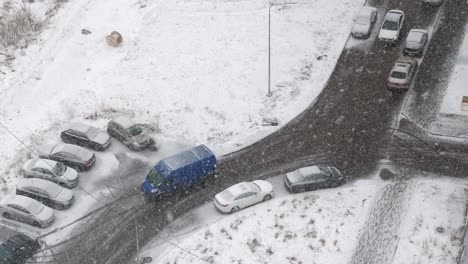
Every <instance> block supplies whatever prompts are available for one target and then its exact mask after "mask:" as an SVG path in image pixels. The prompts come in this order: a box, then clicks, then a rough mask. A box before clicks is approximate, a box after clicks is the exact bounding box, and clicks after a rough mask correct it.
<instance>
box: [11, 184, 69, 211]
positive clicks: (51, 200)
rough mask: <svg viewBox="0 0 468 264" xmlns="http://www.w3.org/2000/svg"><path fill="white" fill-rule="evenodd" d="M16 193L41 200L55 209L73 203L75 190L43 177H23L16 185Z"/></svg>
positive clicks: (66, 206)
mask: <svg viewBox="0 0 468 264" xmlns="http://www.w3.org/2000/svg"><path fill="white" fill-rule="evenodd" d="M16 194H17V195H23V196H27V197H30V198H33V199H34V200H37V201H39V202H41V203H42V204H44V205H47V206H49V207H51V208H54V209H60V210H61V209H66V208H68V207H70V206H71V205H72V204H73V201H74V200H75V196H74V195H73V192H72V191H70V190H68V189H65V188H63V187H60V186H59V185H57V184H55V183H53V182H50V181H46V180H42V179H35V178H31V179H21V180H20V181H19V182H18V184H17V185H16Z"/></svg>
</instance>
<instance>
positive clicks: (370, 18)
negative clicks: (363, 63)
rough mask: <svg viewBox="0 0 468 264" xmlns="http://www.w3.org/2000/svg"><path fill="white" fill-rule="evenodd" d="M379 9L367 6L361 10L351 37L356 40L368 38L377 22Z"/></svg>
mask: <svg viewBox="0 0 468 264" xmlns="http://www.w3.org/2000/svg"><path fill="white" fill-rule="evenodd" d="M377 14H378V12H377V8H375V7H370V6H365V7H363V8H361V10H359V14H358V15H357V17H356V20H355V21H354V25H353V29H352V30H351V35H352V36H353V37H354V38H368V37H369V35H370V32H371V30H372V28H373V27H374V24H375V21H377Z"/></svg>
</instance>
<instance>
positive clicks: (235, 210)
mask: <svg viewBox="0 0 468 264" xmlns="http://www.w3.org/2000/svg"><path fill="white" fill-rule="evenodd" d="M239 210H240V208H239V206H235V207H233V208H232V209H231V214H232V213H235V212H237V211H239Z"/></svg>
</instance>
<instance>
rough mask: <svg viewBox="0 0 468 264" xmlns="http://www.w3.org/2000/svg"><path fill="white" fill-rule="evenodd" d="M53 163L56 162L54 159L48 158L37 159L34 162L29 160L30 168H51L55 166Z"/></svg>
mask: <svg viewBox="0 0 468 264" xmlns="http://www.w3.org/2000/svg"><path fill="white" fill-rule="evenodd" d="M55 164H57V162H56V161H55V160H50V159H37V160H36V161H35V162H31V165H30V167H29V168H30V169H32V168H41V169H47V170H51V169H52V168H54V167H55Z"/></svg>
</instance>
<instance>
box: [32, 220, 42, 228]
mask: <svg viewBox="0 0 468 264" xmlns="http://www.w3.org/2000/svg"><path fill="white" fill-rule="evenodd" d="M32 225H33V226H35V227H41V225H40V224H39V222H37V221H34V222H33V223H32Z"/></svg>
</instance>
